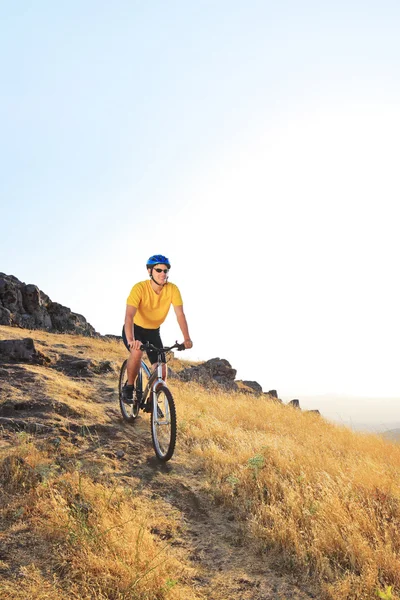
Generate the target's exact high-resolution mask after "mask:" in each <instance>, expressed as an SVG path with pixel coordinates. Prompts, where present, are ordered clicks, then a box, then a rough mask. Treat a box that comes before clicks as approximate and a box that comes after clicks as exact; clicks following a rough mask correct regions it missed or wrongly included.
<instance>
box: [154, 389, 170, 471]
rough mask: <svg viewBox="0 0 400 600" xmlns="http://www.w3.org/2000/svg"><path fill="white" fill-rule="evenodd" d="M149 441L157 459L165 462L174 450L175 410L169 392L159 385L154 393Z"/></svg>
mask: <svg viewBox="0 0 400 600" xmlns="http://www.w3.org/2000/svg"><path fill="white" fill-rule="evenodd" d="M151 439H152V441H153V447H154V451H155V453H156V455H157V457H158V458H159V459H160V460H162V461H164V462H166V461H167V460H169V459H170V458H171V457H172V455H173V453H174V450H175V443H176V410H175V402H174V399H173V397H172V394H171V392H170V390H169V389H168V388H167V387H166V386H165V385H161V386H159V387H158V389H157V392H156V403H155V406H154V400H153V407H152V412H151Z"/></svg>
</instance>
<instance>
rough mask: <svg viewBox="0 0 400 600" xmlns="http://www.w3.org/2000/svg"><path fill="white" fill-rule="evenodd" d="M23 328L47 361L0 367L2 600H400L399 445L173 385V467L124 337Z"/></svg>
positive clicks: (234, 397)
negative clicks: (145, 407) (122, 396)
mask: <svg viewBox="0 0 400 600" xmlns="http://www.w3.org/2000/svg"><path fill="white" fill-rule="evenodd" d="M27 336H29V337H31V338H33V339H34V342H35V346H36V348H37V350H38V351H39V352H40V353H41V354H40V357H39V358H40V360H39V362H41V363H42V364H30V363H7V362H3V364H0V378H1V388H0V424H1V426H2V435H1V444H0V476H1V481H2V486H3V489H2V494H1V499H0V509H1V513H0V592H1V593H0V597H1V598H2V599H7V600H8V599H10V600H11V599H12V600H19V599H21V600H22V599H24V600H26V599H27V598H29V599H31V598H32V599H38V600H44V599H45V598H50V597H51V598H52V599H54V600H61V599H62V600H69V599H79V600H81V599H87V600H89V599H90V600H92V599H99V600H100V599H106V598H107V599H108V598H109V599H116V600H117V599H118V600H122V599H123V600H127V599H141V600H145V599H146V600H156V599H172V600H174V599H178V598H179V599H183V600H192V599H200V598H202V599H205V598H207V599H212V600H228V599H231V598H240V599H242V600H261V599H274V600H275V599H280V600H284V599H289V598H290V599H299V600H300V599H307V598H319V599H323V598H326V599H336V598H337V599H339V598H340V599H354V600H355V599H357V600H358V599H364V598H365V599H368V598H374V597H377V596H376V593H377V591H380V592H381V593H382V594H383V593H384V592H385V590H386V596H385V597H387V598H389V597H391V598H393V599H395V598H398V597H399V596H398V593H399V589H400V575H399V573H400V558H399V557H400V541H399V537H398V531H399V524H400V508H399V507H400V484H399V473H400V448H399V447H398V446H397V445H395V444H391V443H389V442H386V441H384V440H382V439H381V438H378V437H376V436H373V435H361V434H355V433H352V432H351V431H350V430H348V429H346V428H344V427H337V426H334V425H332V424H329V423H327V422H325V421H324V420H323V419H322V418H321V417H319V416H318V415H316V414H305V413H302V412H301V411H298V410H295V409H293V408H292V407H288V406H284V405H281V404H279V403H278V402H274V401H272V400H271V399H267V398H266V397H261V396H259V397H257V396H249V395H246V394H242V393H230V394H228V393H223V392H221V391H218V390H216V389H206V388H204V387H202V386H201V385H199V384H196V383H194V382H188V383H184V382H181V381H178V380H176V379H171V380H170V386H171V389H172V390H173V392H174V396H175V399H176V404H177V412H178V427H179V434H178V442H177V448H176V453H175V455H174V457H173V459H172V461H171V462H170V463H167V465H162V464H160V463H158V462H157V460H156V458H155V456H154V452H153V450H152V447H151V437H150V429H149V419H148V416H147V415H145V414H143V416H140V417H139V418H138V420H137V421H136V422H135V424H134V425H133V426H131V425H129V424H126V423H125V422H123V421H122V419H121V417H120V414H119V407H118V398H117V377H118V370H119V366H120V364H121V362H122V360H123V359H124V358H125V357H126V350H125V349H124V347H123V345H122V343H121V342H119V341H116V340H107V339H104V338H88V337H80V336H76V335H61V334H51V333H46V332H43V331H30V332H28V331H26V330H21V329H16V328H12V327H0V340H1V339H3V340H4V339H22V338H24V337H27ZM169 364H170V366H172V368H173V369H175V370H176V371H178V370H180V369H182V367H183V366H186V365H185V364H184V362H181V361H178V360H177V359H175V358H174V359H172V360H171V362H170V363H169ZM389 586H393V588H392V591H391V596H389V589H388V588H389ZM396 594H397V595H396Z"/></svg>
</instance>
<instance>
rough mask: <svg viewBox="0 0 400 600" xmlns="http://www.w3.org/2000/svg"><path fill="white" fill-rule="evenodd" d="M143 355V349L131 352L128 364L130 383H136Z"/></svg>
mask: <svg viewBox="0 0 400 600" xmlns="http://www.w3.org/2000/svg"><path fill="white" fill-rule="evenodd" d="M142 356H143V352H142V351H141V350H132V351H131V353H130V354H129V358H128V364H127V371H128V385H134V383H135V380H136V377H137V376H138V373H139V369H140V363H141V360H142Z"/></svg>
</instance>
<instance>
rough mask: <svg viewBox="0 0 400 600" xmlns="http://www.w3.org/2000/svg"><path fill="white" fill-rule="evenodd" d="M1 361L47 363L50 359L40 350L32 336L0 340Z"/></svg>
mask: <svg viewBox="0 0 400 600" xmlns="http://www.w3.org/2000/svg"><path fill="white" fill-rule="evenodd" d="M0 362H3V363H4V362H17V363H18V362H28V363H36V364H40V365H43V364H46V363H49V362H50V359H49V358H48V357H47V356H45V355H44V354H42V353H41V352H38V351H37V350H36V348H35V344H34V342H33V339H32V338H24V339H22V340H2V341H0Z"/></svg>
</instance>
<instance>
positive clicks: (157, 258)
mask: <svg viewBox="0 0 400 600" xmlns="http://www.w3.org/2000/svg"><path fill="white" fill-rule="evenodd" d="M155 265H166V266H167V267H168V269H170V268H171V265H170V262H169V260H168V258H167V257H166V256H163V255H162V254H154V255H153V256H150V258H149V260H148V261H147V263H146V267H147V268H148V269H150V268H151V267H154V266H155Z"/></svg>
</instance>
